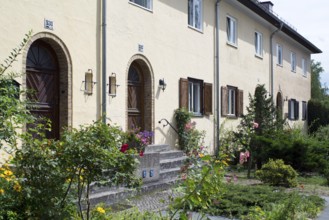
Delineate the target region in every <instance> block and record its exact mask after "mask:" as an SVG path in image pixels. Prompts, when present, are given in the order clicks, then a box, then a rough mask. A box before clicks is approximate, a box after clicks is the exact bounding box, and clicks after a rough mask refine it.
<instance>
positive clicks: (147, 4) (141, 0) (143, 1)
mask: <svg viewBox="0 0 329 220" xmlns="http://www.w3.org/2000/svg"><path fill="white" fill-rule="evenodd" d="M129 1H130V2H132V3H135V4H136V5H140V6H142V7H143V8H147V9H149V10H152V0H129Z"/></svg>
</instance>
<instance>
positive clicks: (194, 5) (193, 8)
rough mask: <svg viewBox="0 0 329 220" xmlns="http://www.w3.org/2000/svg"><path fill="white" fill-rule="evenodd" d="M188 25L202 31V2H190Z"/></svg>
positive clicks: (194, 0) (193, 0)
mask: <svg viewBox="0 0 329 220" xmlns="http://www.w3.org/2000/svg"><path fill="white" fill-rule="evenodd" d="M188 24H189V25H190V26H191V27H194V28H196V29H199V30H201V29H202V0H188Z"/></svg>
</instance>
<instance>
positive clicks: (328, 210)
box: [317, 196, 329, 220]
mask: <svg viewBox="0 0 329 220" xmlns="http://www.w3.org/2000/svg"><path fill="white" fill-rule="evenodd" d="M323 198H324V199H325V200H326V207H325V208H324V210H323V212H321V215H320V216H319V217H318V218H317V220H329V197H327V196H323Z"/></svg>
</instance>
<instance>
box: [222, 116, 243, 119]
mask: <svg viewBox="0 0 329 220" xmlns="http://www.w3.org/2000/svg"><path fill="white" fill-rule="evenodd" d="M223 117H226V118H227V119H238V118H239V117H238V116H236V115H225V116H223Z"/></svg>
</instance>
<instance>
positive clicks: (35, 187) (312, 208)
mask: <svg viewBox="0 0 329 220" xmlns="http://www.w3.org/2000/svg"><path fill="white" fill-rule="evenodd" d="M30 36H31V33H29V34H27V35H26V37H25V38H24V39H23V42H22V44H21V45H19V47H18V48H16V49H14V50H13V52H12V53H11V55H10V56H9V57H8V59H6V60H5V61H4V64H1V67H0V85H1V87H0V150H2V151H3V152H6V155H7V156H6V158H7V159H6V161H5V162H4V163H3V164H1V166H0V207H1V209H0V219H10V220H14V219H95V220H96V219H97V220H98V219H189V218H190V217H191V213H192V212H197V213H199V214H200V215H201V216H204V217H205V218H206V216H209V215H212V216H225V217H227V218H231V219H233V218H234V219H242V220H263V219H270V220H285V219H286V220H299V219H315V218H316V216H317V215H318V214H319V213H320V212H321V211H322V210H323V208H324V206H325V201H324V199H323V198H321V197H320V196H319V195H327V196H328V195H329V188H328V186H329V160H328V159H329V158H328V157H329V126H319V127H318V128H317V129H316V130H312V133H308V132H305V131H303V129H302V128H298V127H296V128H290V127H289V126H287V123H286V121H285V120H284V119H282V118H281V117H280V114H279V113H278V112H277V109H276V108H275V107H274V105H273V103H272V100H271V98H270V97H266V93H267V91H266V90H265V88H264V86H262V85H259V86H257V89H256V91H255V94H254V95H250V97H249V99H250V104H249V106H248V107H247V113H246V114H245V115H243V116H242V119H241V122H240V125H239V126H238V128H237V129H236V130H226V129H225V123H223V125H222V128H221V137H220V150H219V154H218V155H210V154H209V153H208V152H207V149H208V148H207V146H204V143H203V138H204V136H205V131H199V130H198V129H197V128H196V127H197V125H196V123H195V122H193V121H192V119H193V118H192V116H191V115H190V113H188V112H187V111H186V110H185V109H177V110H176V111H175V112H174V117H175V120H176V124H177V130H178V137H179V140H178V143H179V147H180V149H181V150H183V151H184V152H185V154H186V155H187V158H188V159H187V160H186V161H185V163H184V165H183V166H182V167H181V173H180V177H181V178H180V179H181V180H180V181H178V182H177V184H176V185H175V186H173V190H174V191H175V192H177V193H176V195H178V196H175V197H172V198H171V201H170V204H169V207H168V208H167V209H166V212H151V211H148V212H140V211H138V209H136V208H132V209H129V210H126V211H120V212H117V211H115V210H113V208H111V206H108V205H106V204H97V205H96V206H92V205H91V203H90V192H91V190H90V187H91V186H92V185H93V184H98V185H104V186H105V185H106V186H124V187H128V188H136V189H138V187H139V186H140V185H141V179H140V178H138V177H137V176H136V174H135V172H136V167H137V166H138V158H139V157H143V155H144V151H145V147H147V145H148V144H149V143H150V141H151V138H152V133H151V132H148V131H140V130H139V129H134V130H130V131H126V132H124V131H122V129H121V128H119V127H117V126H115V125H110V124H104V123H101V122H100V121H96V122H94V123H92V124H90V125H83V126H80V127H79V128H66V129H64V130H63V132H62V135H61V138H60V139H59V140H52V139H47V138H45V132H46V131H47V129H50V128H49V123H46V124H41V123H40V124H37V123H36V121H37V119H36V118H34V117H33V115H31V114H29V111H28V109H29V108H28V106H29V105H30V102H31V101H32V100H26V101H24V100H23V101H22V100H21V99H19V98H17V97H19V96H24V95H25V96H26V93H28V92H31V91H24V90H22V89H19V88H18V87H17V86H16V85H15V83H13V80H14V79H15V78H17V77H20V76H21V75H20V74H17V73H12V72H9V69H10V66H11V65H12V63H13V62H14V61H15V60H16V57H17V56H19V54H20V52H21V51H22V49H23V48H24V46H25V43H26V42H27V41H28V39H29V37H30ZM32 122H33V123H34V124H37V125H36V126H33V127H32V126H30V127H28V129H25V130H23V131H21V129H20V128H22V126H23V125H25V124H31V123H32Z"/></svg>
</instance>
